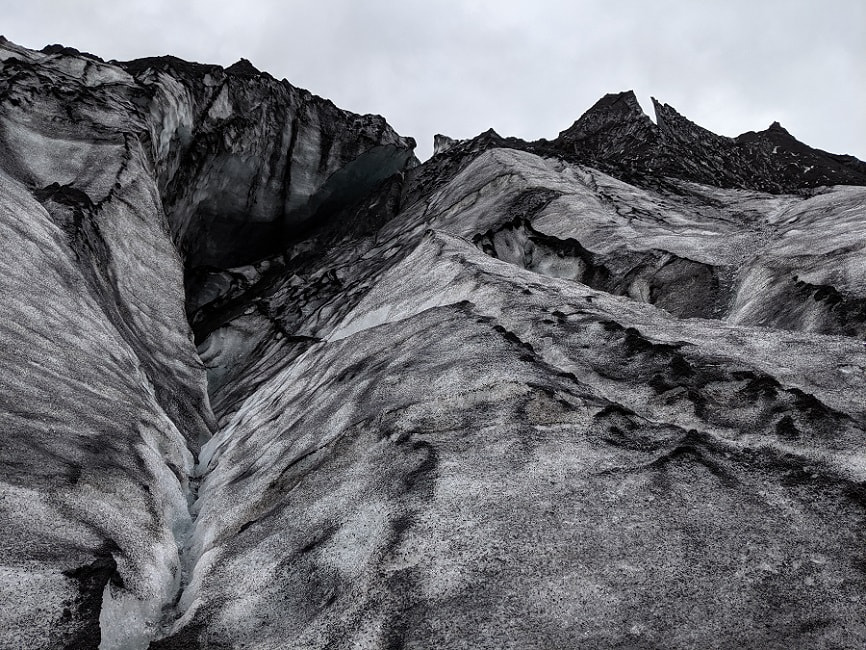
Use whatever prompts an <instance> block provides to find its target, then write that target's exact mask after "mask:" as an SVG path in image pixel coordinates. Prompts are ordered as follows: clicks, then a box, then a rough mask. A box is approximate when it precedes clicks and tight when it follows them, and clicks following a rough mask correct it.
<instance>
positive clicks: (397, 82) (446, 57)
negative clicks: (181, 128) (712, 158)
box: [0, 0, 866, 160]
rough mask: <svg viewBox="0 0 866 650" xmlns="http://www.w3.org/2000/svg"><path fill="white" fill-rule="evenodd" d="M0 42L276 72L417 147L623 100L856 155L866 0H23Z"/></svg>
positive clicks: (863, 112) (526, 130) (525, 128)
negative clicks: (380, 120)
mask: <svg viewBox="0 0 866 650" xmlns="http://www.w3.org/2000/svg"><path fill="white" fill-rule="evenodd" d="M0 32H3V34H4V35H5V36H6V37H7V38H8V39H9V40H11V41H13V42H15V43H18V44H20V45H23V46H25V47H30V48H34V49H40V48H42V47H43V46H45V45H48V44H52V43H61V44H63V45H67V46H71V47H75V48H78V49H80V50H83V51H88V52H92V53H93V54H96V55H98V56H100V57H102V58H104V59H106V60H108V59H117V60H128V59H133V58H139V57H144V56H159V55H163V54H171V55H174V56H178V57H180V58H183V59H187V60H193V61H198V62H201V63H216V64H219V65H222V66H228V65H231V64H232V63H234V62H235V61H237V60H238V59H239V58H241V57H243V58H246V59H249V60H250V61H251V62H252V63H253V64H254V65H255V66H256V67H258V68H259V69H261V70H265V71H267V72H269V73H270V74H272V75H273V76H275V77H277V78H283V77H285V78H286V79H288V80H289V82H291V83H292V84H294V85H296V86H301V87H304V88H307V89H309V90H310V91H311V92H313V93H315V94H317V95H321V96H323V97H327V98H329V99H331V100H332V101H333V102H334V103H335V104H336V105H337V106H339V107H340V108H344V109H347V110H351V111H354V112H359V113H378V114H380V115H383V116H384V117H385V118H386V119H387V120H388V122H389V123H390V124H392V125H393V126H394V128H395V129H396V130H397V131H398V132H399V133H400V134H401V135H410V136H413V137H415V138H416V139H417V140H418V143H419V146H418V155H419V157H420V158H422V159H425V158H427V157H428V156H429V155H430V153H431V151H432V138H433V135H434V134H435V133H444V134H446V135H449V136H451V137H455V138H469V137H473V136H475V135H477V134H478V133H480V132H482V131H485V130H487V129H488V128H491V127H492V128H494V129H495V130H496V131H497V132H498V133H500V134H501V135H506V136H510V135H513V136H517V137H521V138H524V139H527V140H534V139H538V138H542V137H544V138H554V137H556V135H557V134H558V133H559V131H561V130H563V129H565V128H567V127H568V126H570V125H571V124H572V122H573V121H574V120H575V119H576V118H577V117H579V116H580V115H581V114H582V113H583V112H584V111H585V110H586V109H588V108H589V107H590V106H591V105H592V104H593V103H595V101H596V100H598V99H599V98H600V97H601V96H603V95H604V94H606V93H609V92H619V91H622V90H628V89H634V91H635V93H636V94H637V96H638V99H639V101H640V102H641V105H642V106H643V107H644V110H645V112H646V113H647V114H648V115H650V116H652V115H653V112H652V106H651V104H650V96H654V97H656V98H658V99H659V100H660V101H661V102H662V103H667V104H670V105H671V106H673V107H674V108H675V109H677V110H678V111H679V112H680V113H682V114H683V115H684V116H685V117H687V118H688V119H690V120H692V121H693V122H696V123H697V124H699V125H701V126H703V127H705V128H707V129H709V130H711V131H713V132H715V133H718V134H720V135H726V136H736V135H739V134H740V133H743V132H745V131H759V130H762V129H765V128H767V127H768V126H769V125H770V123H771V122H773V121H779V122H780V123H781V124H782V126H784V127H785V128H786V129H787V130H788V131H790V132H791V134H792V135H793V136H794V137H796V138H798V139H799V140H801V141H803V142H805V143H807V144H809V145H810V146H813V147H816V148H819V149H824V150H827V151H830V152H833V153H842V154H851V155H854V156H857V157H858V158H860V159H861V160H862V159H866V118H864V116H866V3H864V2H862V0H823V1H820V2H819V1H816V0H726V1H724V2H722V1H719V0H705V1H704V2H700V3H698V2H692V1H686V0H655V1H654V2H652V3H646V2H639V1H635V0H571V1H568V0H534V1H531V2H530V1H519V2H518V1H507V0H499V1H498V2H497V1H494V0H438V1H437V2H429V1H428V2H421V1H420V0H368V1H367V2H363V3H361V2H357V1H356V0H317V1H313V0H292V2H278V1H276V0H246V1H245V2H240V1H239V0H234V1H232V2H226V1H225V0H210V1H208V0H175V1H174V2H172V1H171V0H129V1H128V2H123V3H118V2H116V0H114V1H112V2H110V1H108V0H82V1H78V2H76V1H71V2H70V1H66V2H64V1H62V0H31V2H29V3H26V4H25V3H11V2H9V3H7V7H6V8H5V9H4V19H3V23H2V28H0Z"/></svg>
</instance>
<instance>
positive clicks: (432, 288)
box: [0, 39, 866, 650]
mask: <svg viewBox="0 0 866 650" xmlns="http://www.w3.org/2000/svg"><path fill="white" fill-rule="evenodd" d="M655 111H656V120H655V122H653V121H652V120H650V119H649V118H648V117H647V116H646V115H644V114H643V112H642V111H641V110H640V106H639V105H638V103H637V101H636V99H635V97H634V95H633V94H632V93H628V92H627V93H619V94H612V95H608V96H606V97H604V98H602V99H601V100H600V101H599V102H598V103H597V104H596V105H595V106H593V107H592V108H590V110H589V111H588V112H587V113H585V114H584V115H583V116H581V117H580V118H579V119H578V120H577V121H576V122H575V123H574V124H573V125H572V126H571V127H570V128H568V129H566V130H564V131H563V132H562V133H560V134H559V136H558V137H557V138H556V139H554V140H549V141H548V140H540V141H537V142H523V141H521V140H517V139H515V138H503V137H501V136H499V135H498V134H496V133H495V132H493V131H488V132H486V133H483V134H481V135H479V136H478V137H477V138H474V139H472V140H465V141H458V140H453V139H451V138H448V137H446V136H437V139H436V155H435V156H434V157H433V158H432V159H431V160H429V161H428V162H426V163H424V164H419V163H418V161H417V160H416V159H415V157H414V155H413V147H414V141H413V140H412V139H411V138H404V137H401V136H399V135H398V134H396V133H395V132H394V131H393V129H391V127H390V126H388V124H387V123H386V122H385V120H384V119H383V118H381V117H378V116H372V115H363V116H362V115H355V114H352V113H349V112H346V111H343V110H340V109H338V108H337V107H335V106H334V105H333V104H332V103H331V102H329V101H327V100H325V99H322V98H319V97H316V96H314V95H312V94H311V93H309V92H307V91H305V90H301V89H298V88H295V87H294V86H292V85H291V84H289V83H288V82H287V81H285V80H283V81H278V80H276V79H274V78H273V77H271V76H270V75H268V74H267V73H265V72H261V71H259V70H257V69H255V68H254V67H253V66H252V65H251V64H250V63H249V62H248V61H245V60H241V61H239V62H238V63H236V64H235V65H233V66H230V67H229V68H225V69H223V68H221V67H219V66H213V65H202V64H197V63H188V62H185V61H181V60H179V59H176V58H173V57H159V58H151V59H141V60H138V61H131V62H125V63H123V62H105V61H102V60H101V59H99V58H98V57H96V56H94V55H90V54H84V53H79V52H78V51H76V50H73V49H71V48H64V47H62V46H50V47H48V48H45V49H44V50H43V51H42V52H35V51H30V50H27V49H25V48H22V47H19V46H17V45H14V44H12V43H10V42H8V41H6V40H5V39H0V241H2V242H3V243H4V246H5V251H6V254H5V255H3V256H2V257H0V265H2V268H0V306H2V317H0V431H2V436H0V647H2V648H33V649H41V648H82V649H83V648H101V649H103V650H117V649H130V650H144V649H147V648H152V649H154V650H156V649H161V650H168V649H183V650H195V649H197V648H201V649H204V648H208V649H213V648H248V649H249V648H255V649H260V650H266V649H274V650H276V649H285V648H298V649H301V648H303V649H313V648H320V649H323V650H324V649H335V650H336V649H343V648H345V649H349V648H369V649H382V650H384V649H396V648H429V649H434V648H435V649H440V648H442V649H447V648H514V649H520V650H524V649H529V648H538V649H549V648H682V649H686V648H703V647H719V648H740V647H744V648H779V649H781V648H806V647H808V648H812V647H815V648H857V647H864V646H866V572H864V566H866V565H864V563H863V548H864V542H866V527H864V524H866V521H864V520H866V488H864V480H866V455H864V451H863V450H864V442H866V407H864V405H866V381H864V379H866V351H864V345H863V340H864V336H866V307H864V305H866V214H864V210H866V187H863V185H864V184H866V165H864V163H862V162H860V161H858V160H855V159H853V158H850V157H846V156H838V155H834V154H830V153H826V152H823V151H818V150H815V149H812V148H810V147H808V146H806V145H804V144H802V143H800V142H798V141H797V140H796V139H795V138H794V137H793V136H791V135H790V134H789V133H788V132H787V131H785V130H784V129H783V128H782V127H781V126H779V125H778V124H773V125H771V126H770V128H769V129H767V130H765V131H758V132H754V133H751V132H750V133H746V134H743V135H741V136H739V137H737V138H724V137H720V136H716V135H714V134H712V133H710V132H709V131H706V130H705V129H702V128H701V127H699V126H697V125H695V124H693V123H691V122H689V121H688V120H687V119H686V118H684V117H683V116H681V115H679V114H678V113H677V112H676V111H675V110H674V109H673V108H671V107H670V106H667V105H666V104H662V103H659V102H656V103H655Z"/></svg>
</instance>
